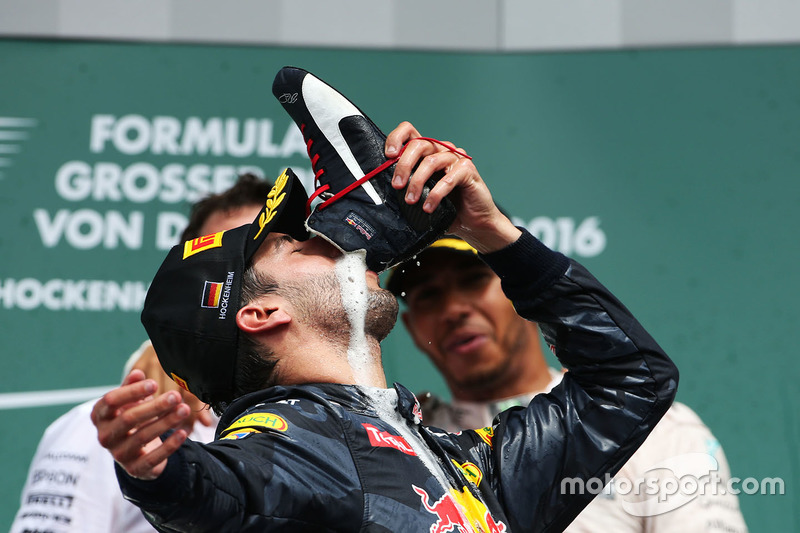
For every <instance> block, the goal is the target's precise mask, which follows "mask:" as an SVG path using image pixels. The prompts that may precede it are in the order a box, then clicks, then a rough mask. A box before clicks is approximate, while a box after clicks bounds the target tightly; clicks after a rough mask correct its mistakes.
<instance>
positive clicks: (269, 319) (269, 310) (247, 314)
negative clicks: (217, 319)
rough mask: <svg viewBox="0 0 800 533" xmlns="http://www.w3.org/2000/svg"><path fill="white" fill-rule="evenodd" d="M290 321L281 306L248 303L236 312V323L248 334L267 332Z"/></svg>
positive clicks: (290, 318)
mask: <svg viewBox="0 0 800 533" xmlns="http://www.w3.org/2000/svg"><path fill="white" fill-rule="evenodd" d="M291 321H292V317H291V315H289V313H287V312H286V310H285V309H284V308H283V306H280V305H266V304H264V303H263V302H262V303H261V304H259V303H257V302H253V303H249V304H247V305H245V306H244V307H242V308H241V309H239V312H238V313H236V325H237V326H239V329H241V330H242V331H244V332H245V333H249V334H250V335H257V334H259V333H269V332H271V331H273V330H274V329H275V328H277V327H279V326H283V325H285V324H288V323H289V322H291Z"/></svg>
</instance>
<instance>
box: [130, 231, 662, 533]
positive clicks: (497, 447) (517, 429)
mask: <svg viewBox="0 0 800 533" xmlns="http://www.w3.org/2000/svg"><path fill="white" fill-rule="evenodd" d="M484 260H485V261H486V262H487V263H488V264H489V265H490V266H491V267H492V269H493V270H494V271H495V272H497V273H498V274H499V275H500V276H501V278H502V283H503V290H504V291H505V292H506V294H507V295H508V297H509V298H510V299H511V300H512V301H513V303H514V305H515V307H516V309H517V312H518V313H519V314H520V315H522V316H524V317H526V318H529V319H531V320H534V321H536V322H538V323H539V325H540V327H541V330H542V332H543V334H544V336H545V339H546V340H547V342H548V343H549V344H551V345H553V346H554V347H555V351H556V355H557V356H558V358H559V359H560V361H561V363H562V364H563V365H564V367H566V368H567V369H568V370H569V372H568V373H567V374H566V375H565V376H564V379H563V381H562V383H561V385H559V386H558V387H556V388H555V389H554V390H553V391H552V392H551V393H549V394H541V395H537V396H536V397H535V398H534V399H533V401H532V402H531V403H530V405H529V406H528V407H526V408H522V407H519V408H513V409H510V410H508V411H505V412H503V413H501V414H500V415H498V416H497V418H495V420H494V423H493V426H492V427H491V428H485V429H482V430H477V431H473V430H469V431H463V432H460V433H453V434H448V433H445V432H443V431H440V430H437V429H434V428H428V427H425V426H423V425H421V424H420V423H419V419H420V413H419V404H418V403H417V402H416V398H414V396H413V394H411V393H410V392H409V391H408V390H407V389H405V388H404V387H402V386H400V385H395V388H394V389H388V390H383V389H368V388H363V387H358V386H349V385H337V384H311V385H301V386H290V387H283V386H276V387H271V388H269V389H266V390H263V391H260V392H257V393H253V394H250V395H247V396H244V397H242V398H240V399H238V400H236V401H235V402H234V403H233V404H232V405H231V406H230V408H229V409H228V410H227V411H226V413H225V414H224V416H223V418H222V420H221V421H220V425H219V428H220V429H219V430H218V438H219V440H217V441H215V442H213V443H211V444H207V445H203V444H198V443H195V442H190V441H187V442H186V443H185V444H184V445H183V446H182V447H181V448H180V449H179V450H178V451H177V452H176V453H175V454H174V455H173V456H172V457H170V459H169V461H168V464H167V467H166V469H165V471H164V472H163V473H162V475H161V476H160V477H159V478H158V479H156V480H154V481H141V480H136V479H133V478H131V477H129V476H127V475H126V474H125V472H124V471H123V470H121V469H120V468H117V473H118V476H119V478H120V485H121V487H122V489H123V492H124V494H125V495H126V497H127V498H128V499H130V500H132V501H134V503H136V504H137V505H139V506H140V507H141V508H142V509H143V510H144V511H145V513H146V515H147V516H148V518H149V519H150V520H151V521H152V522H153V523H154V524H155V525H156V526H157V527H158V528H160V530H162V531H214V532H221V531H273V530H274V531H293V532H296V531H371V532H373V531H381V532H389V531H391V532H396V531H409V532H430V533H440V532H441V533H443V532H445V531H464V532H467V531H490V532H495V533H499V532H503V531H505V532H509V531H515V532H519V531H560V530H561V529H562V528H564V527H565V526H566V525H567V524H569V522H570V521H571V520H572V519H573V518H574V517H575V516H576V515H577V514H578V513H579V512H580V511H581V509H582V508H583V507H584V506H585V505H586V504H587V503H588V502H589V501H590V499H591V498H592V494H591V491H584V495H571V494H570V491H568V490H566V491H565V489H564V487H565V486H572V487H575V483H576V481H577V480H582V481H583V482H589V481H590V480H593V479H604V475H605V473H609V474H611V475H613V474H614V473H616V472H617V470H618V469H619V468H620V467H621V466H622V465H623V464H624V463H625V462H626V460H627V459H628V458H629V457H630V456H631V455H632V454H633V452H634V451H635V450H636V448H637V447H638V446H639V444H641V442H642V441H643V440H644V439H645V437H646V436H647V434H648V433H649V432H650V430H651V429H652V428H653V426H654V425H655V424H656V422H658V420H659V419H660V418H661V416H662V415H663V414H664V412H666V410H667V408H668V407H669V406H670V404H671V403H672V400H673V398H674V395H675V391H676V386H677V379H678V375H677V370H676V368H675V366H674V365H673V364H672V362H671V361H670V360H669V358H667V356H666V355H665V354H664V353H663V351H662V350H661V349H660V348H659V346H658V345H657V344H656V343H655V341H654V340H653V339H652V338H651V337H650V336H649V335H648V334H647V333H646V332H645V331H644V329H643V328H642V327H641V325H640V324H639V323H638V322H637V321H636V320H635V319H634V318H633V316H631V314H630V313H629V312H628V311H627V310H626V309H625V307H624V306H622V304H620V303H619V302H618V301H617V300H616V299H615V298H614V297H613V296H612V295H611V294H610V293H609V292H608V291H607V290H606V289H605V288H604V287H603V286H602V285H600V284H599V283H598V282H597V281H596V280H595V279H594V278H593V277H592V276H591V275H590V274H589V273H588V272H587V271H586V270H585V269H584V268H583V267H581V266H580V265H579V264H577V263H575V262H572V261H570V260H568V259H567V258H565V257H564V256H563V255H561V254H558V253H555V252H552V251H550V250H549V249H547V248H546V247H544V245H542V244H541V243H540V242H539V241H537V240H536V239H535V238H534V237H533V236H531V235H530V234H529V233H527V232H524V233H523V236H522V237H521V238H520V240H518V241H517V242H516V243H514V244H512V245H511V246H509V247H507V248H505V249H503V250H501V251H499V252H495V253H492V254H488V255H486V256H484ZM376 397H378V398H377V399H376ZM565 483H567V484H568V485H565ZM570 484H571V485H570ZM573 491H574V489H573ZM457 526H460V527H461V529H459V528H458V527H457Z"/></svg>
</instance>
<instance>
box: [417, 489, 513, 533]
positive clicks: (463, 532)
mask: <svg viewBox="0 0 800 533" xmlns="http://www.w3.org/2000/svg"><path fill="white" fill-rule="evenodd" d="M411 487H412V488H413V489H414V492H416V493H417V494H418V495H419V497H420V500H421V501H422V505H423V506H424V507H425V509H426V510H427V511H428V512H429V513H431V514H434V515H436V517H437V520H436V522H435V523H434V524H433V525H432V526H431V528H430V529H429V530H428V531H429V533H506V531H507V528H506V525H505V524H504V523H503V522H495V520H494V518H493V517H492V515H491V513H490V512H489V509H488V508H487V507H486V505H485V504H484V503H483V502H482V501H480V500H479V499H478V498H476V497H475V496H473V495H472V493H471V492H470V491H469V489H468V488H467V487H463V489H462V490H461V491H460V492H459V491H457V490H455V489H450V491H449V492H448V493H447V494H444V495H443V496H442V497H441V498H439V499H438V500H437V501H435V502H431V501H430V496H429V495H428V493H427V492H426V491H425V489H422V488H419V487H417V486H416V485H412V486H411Z"/></svg>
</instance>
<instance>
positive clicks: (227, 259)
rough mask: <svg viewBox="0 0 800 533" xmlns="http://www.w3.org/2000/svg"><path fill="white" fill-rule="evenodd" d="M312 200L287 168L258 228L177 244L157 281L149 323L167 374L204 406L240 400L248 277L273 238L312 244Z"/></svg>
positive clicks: (148, 304) (147, 307) (146, 316)
mask: <svg viewBox="0 0 800 533" xmlns="http://www.w3.org/2000/svg"><path fill="white" fill-rule="evenodd" d="M307 199H308V196H307V195H306V191H305V189H303V185H302V184H301V183H300V181H299V179H298V178H297V176H295V174H294V173H293V172H292V170H291V169H286V171H285V172H284V173H283V174H281V176H280V177H279V178H278V179H277V180H276V181H275V186H274V187H273V188H272V190H271V191H270V192H269V194H268V195H267V198H266V202H265V204H264V207H262V208H261V212H259V214H258V216H257V217H256V218H255V220H254V221H253V222H252V223H251V224H247V225H244V226H241V227H238V228H236V229H232V230H228V231H221V232H219V233H214V234H211V235H205V236H203V237H199V238H197V239H193V240H190V241H186V242H184V243H182V244H179V245H177V246H174V247H173V248H172V250H170V252H169V254H168V255H167V258H166V259H164V262H163V263H162V264H161V267H160V268H159V270H158V272H157V273H156V275H155V278H153V282H152V283H151V284H150V289H149V290H148V291H147V297H146V298H145V302H144V309H143V311H142V324H144V327H145V330H147V334H148V335H149V336H150V340H151V341H152V342H153V347H154V348H155V351H156V354H157V355H158V359H159V361H160V362H161V366H162V367H163V368H164V371H165V372H166V373H167V375H168V376H170V377H171V378H172V379H173V380H174V381H175V382H176V383H177V384H178V385H180V386H181V387H183V388H185V389H186V390H188V391H190V392H192V393H193V394H194V395H195V396H197V397H198V398H200V399H201V400H202V401H204V402H206V403H212V402H219V401H225V402H228V401H231V400H233V399H234V398H233V377H234V372H235V369H236V364H237V353H238V344H239V328H238V327H237V325H236V313H237V312H238V311H239V309H240V307H241V292H242V276H243V273H244V271H245V269H246V268H247V266H248V264H249V262H250V260H251V259H252V257H253V255H254V254H255V253H256V251H257V250H258V248H259V246H261V243H262V242H264V239H265V238H266V237H267V235H268V234H269V233H271V232H278V233H286V234H288V235H291V236H292V237H294V238H295V239H298V240H306V239H308V237H309V235H308V232H307V230H306V227H305V204H306V201H307Z"/></svg>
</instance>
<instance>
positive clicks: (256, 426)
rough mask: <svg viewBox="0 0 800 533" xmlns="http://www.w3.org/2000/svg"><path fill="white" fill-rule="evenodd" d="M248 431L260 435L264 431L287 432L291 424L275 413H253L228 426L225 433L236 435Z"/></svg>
mask: <svg viewBox="0 0 800 533" xmlns="http://www.w3.org/2000/svg"><path fill="white" fill-rule="evenodd" d="M248 429H250V430H253V431H257V432H260V433H263V432H264V431H279V432H285V431H286V430H287V429H289V424H288V422H286V420H285V419H284V418H283V417H281V416H278V415H276V414H273V413H251V414H249V415H244V416H242V417H240V418H239V419H238V420H236V422H234V423H233V424H231V425H230V426H228V428H227V429H226V430H225V432H226V433H227V432H233V433H236V432H242V431H245V430H248ZM226 436H227V435H226Z"/></svg>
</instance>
